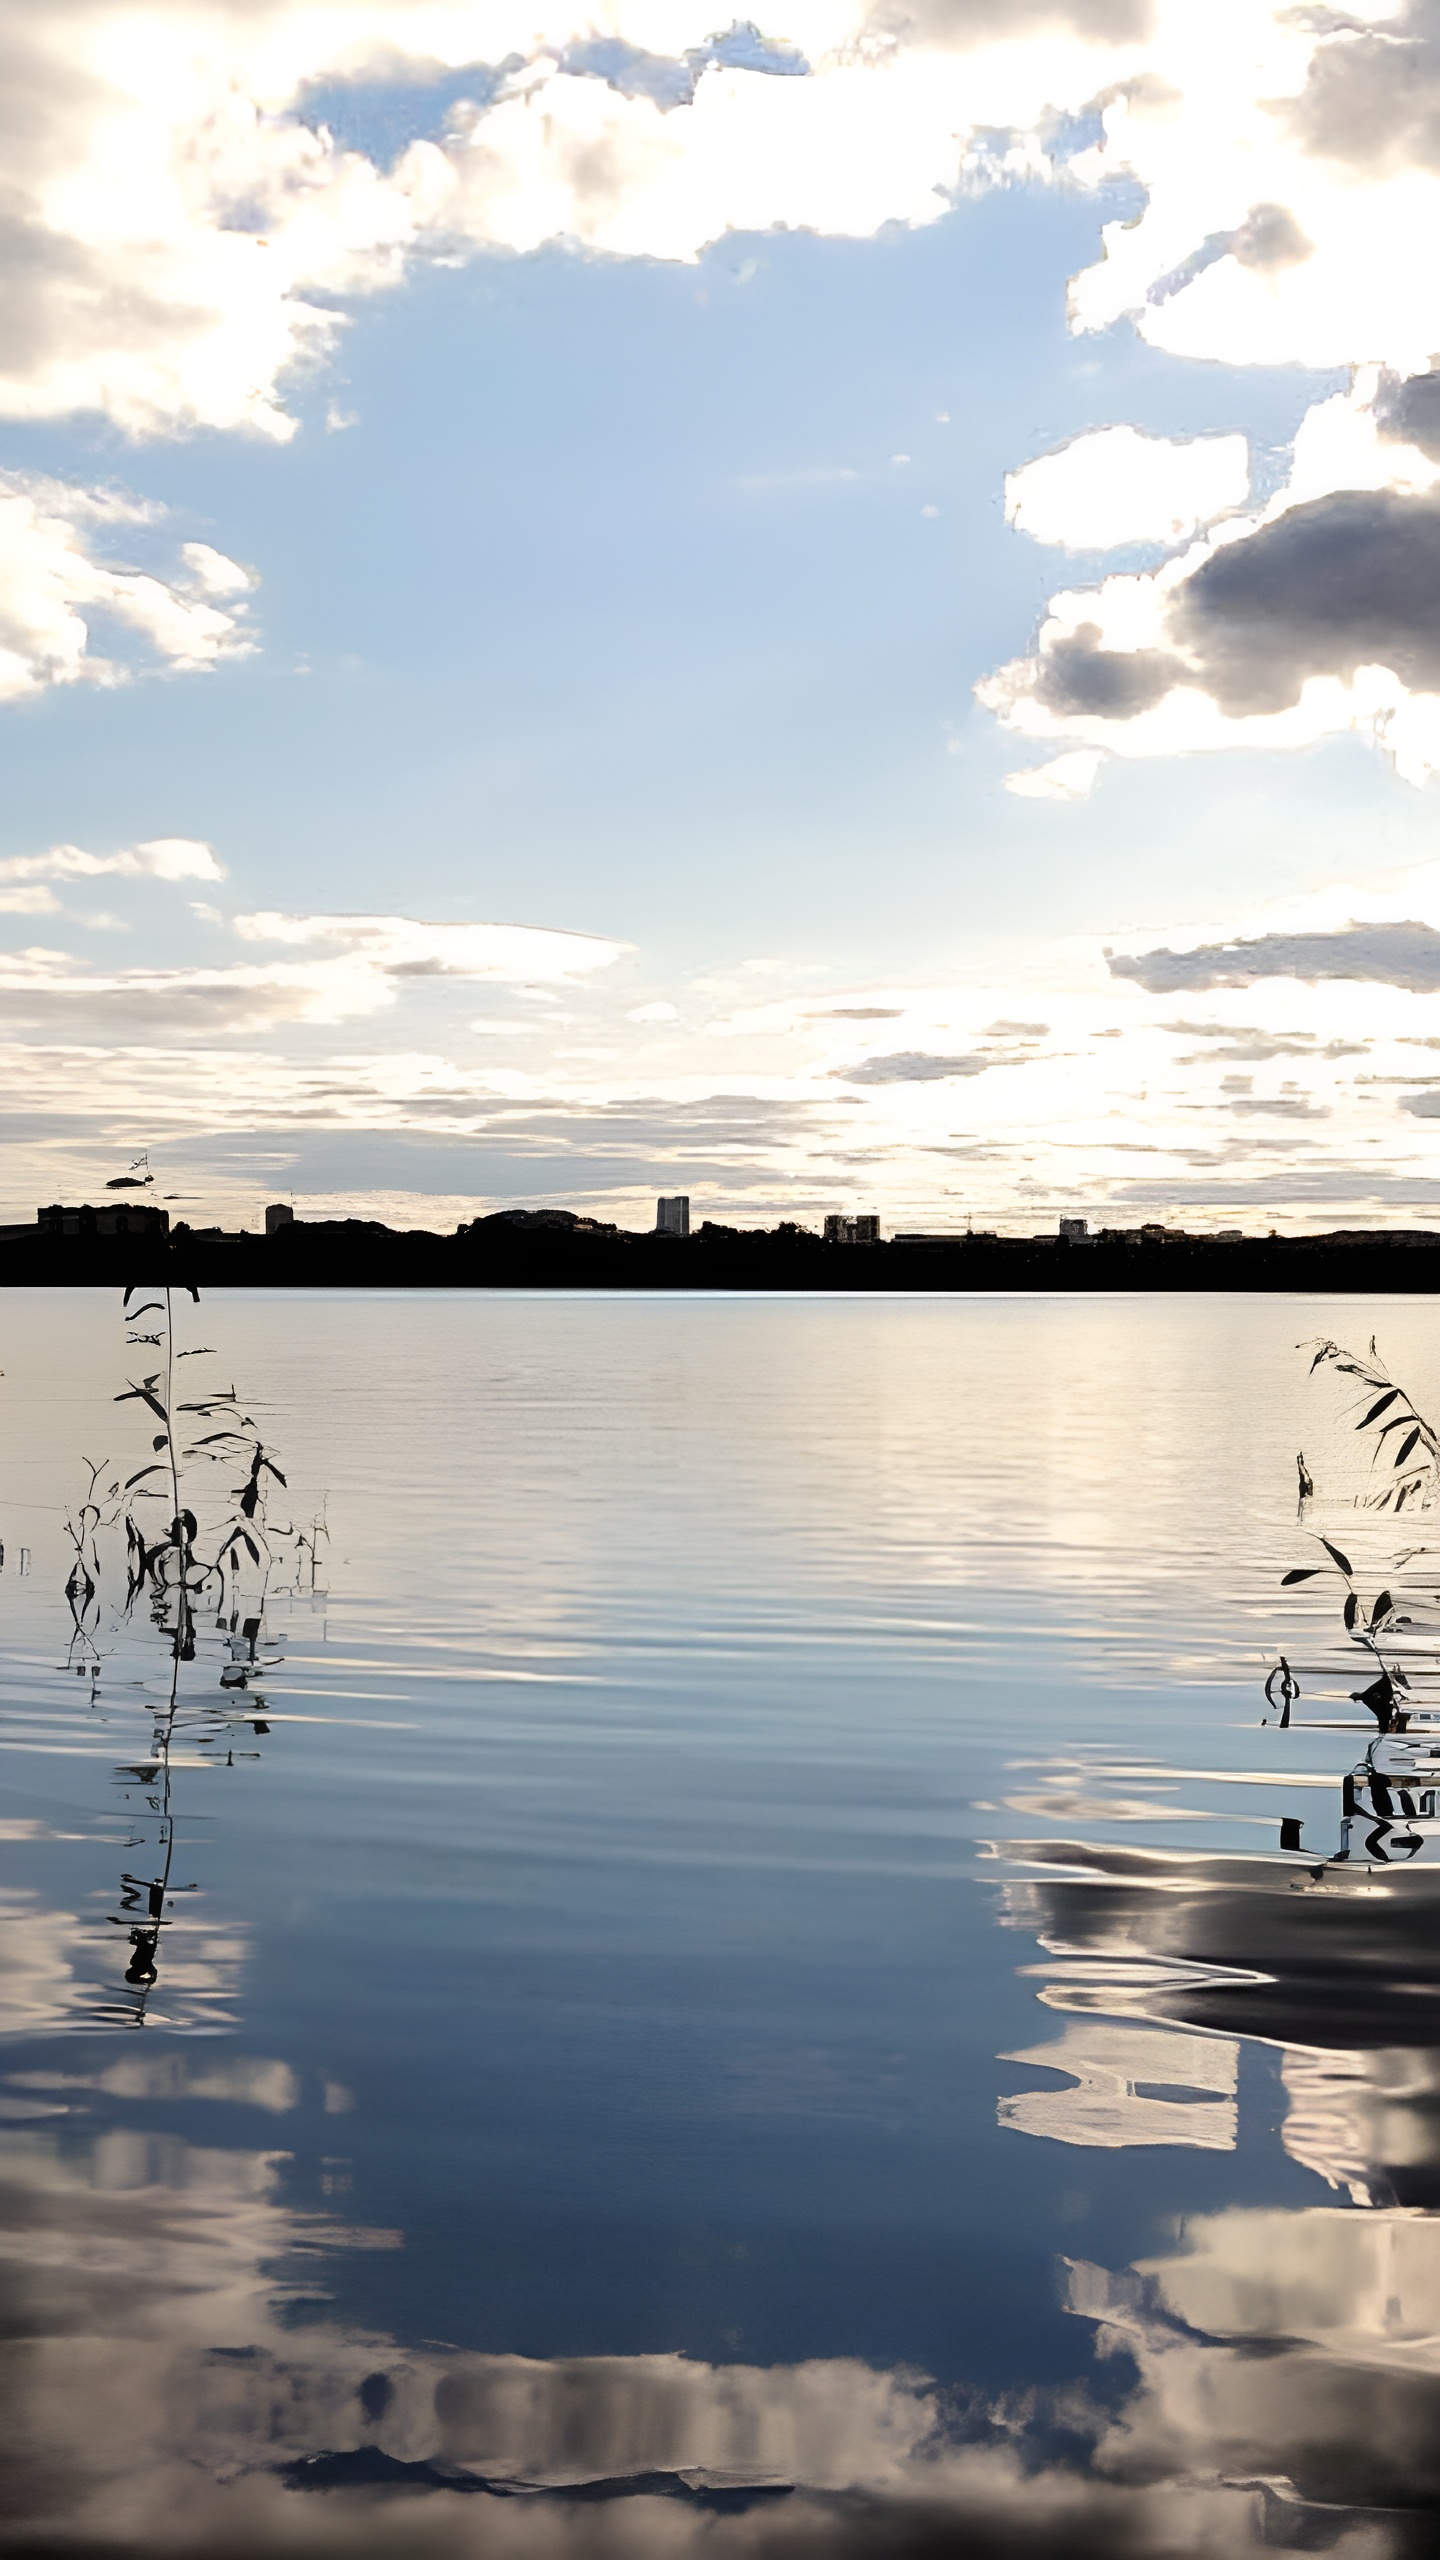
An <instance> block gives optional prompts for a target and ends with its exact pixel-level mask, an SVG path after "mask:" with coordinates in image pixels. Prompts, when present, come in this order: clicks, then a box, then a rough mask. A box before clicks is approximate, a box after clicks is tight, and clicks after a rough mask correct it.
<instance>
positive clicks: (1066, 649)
mask: <svg viewBox="0 0 1440 2560" xmlns="http://www.w3.org/2000/svg"><path fill="white" fill-rule="evenodd" d="M1187 672H1188V671H1187V669H1186V666H1185V663H1184V660H1183V659H1181V658H1178V657H1177V656H1175V654H1174V652H1173V651H1171V650H1168V649H1107V648H1106V646H1105V642H1104V635H1103V633H1102V632H1101V629H1100V625H1099V623H1098V622H1082V623H1081V624H1080V626H1079V628H1078V629H1077V630H1076V631H1075V632H1074V633H1072V635H1071V637H1070V638H1069V639H1068V640H1061V641H1059V642H1057V644H1056V646H1055V647H1054V648H1053V649H1048V650H1047V651H1046V653H1045V656H1044V657H1043V658H1042V659H1041V661H1040V672H1039V677H1038V680H1037V682H1036V687H1035V691H1036V695H1037V697H1038V699H1039V700H1040V701H1041V702H1043V703H1044V704H1045V707H1046V709H1047V710H1049V711H1055V712H1059V713H1060V714H1061V715H1062V716H1071V717H1073V716H1074V715H1076V714H1077V713H1078V714H1083V715H1084V716H1085V717H1087V718H1093V719H1100V720H1133V719H1134V718H1135V716H1136V714H1137V713H1139V712H1141V711H1152V710H1153V709H1154V707H1155V705H1156V703H1157V702H1163V701H1164V699H1165V696H1166V694H1167V693H1169V691H1170V690H1171V687H1172V686H1174V685H1177V684H1183V683H1184V682H1185V680H1186V675H1187Z"/></svg>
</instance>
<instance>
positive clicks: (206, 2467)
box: [0, 2131, 1379, 2560]
mask: <svg viewBox="0 0 1440 2560" xmlns="http://www.w3.org/2000/svg"><path fill="white" fill-rule="evenodd" d="M283 2156H284V2155H282V2154H276V2153H270V2152H223V2151H215V2150H208V2149H199V2148H195V2147H193V2146H190V2145H187V2144H185V2143H183V2142H179V2141H177V2140H175V2139H174V2138H173V2137H169V2136H165V2135H160V2136H150V2135H146V2134H144V2133H138V2134H137V2133H132V2132H125V2131H122V2132H118V2133H111V2134H106V2135H103V2136H102V2137H100V2138H99V2139H98V2140H97V2141H95V2142H93V2143H90V2144H88V2145H84V2146H81V2147H78V2148H77V2147H71V2148H68V2149H62V2148H61V2146H60V2144H59V2143H58V2142H56V2141H55V2140H53V2139H50V2138H45V2137H40V2136H36V2135H30V2136H28V2137H18V2136H17V2137H14V2138H12V2139H11V2140H9V2141H8V2142H7V2143H6V2145H5V2148H4V2150H3V2152H0V2213H3V2220H4V2227H5V2231H6V2238H5V2241H4V2244H3V2255H4V2259H5V2261H6V2262H7V2263H6V2269H5V2289H6V2293H7V2296H8V2298H9V2302H10V2305H11V2317H10V2325H11V2331H12V2339H13V2341H14V2343H13V2344H12V2347H11V2351H10V2375H9V2400H10V2406H11V2409H12V2411H14V2412H15V2413H16V2415H17V2416H18V2417H19V2418H20V2420H21V2423H22V2426H23V2434H24V2441H25V2444H26V2448H27V2460H26V2469H25V2476H24V2478H23V2480H19V2479H17V2481H16V2482H15V2484H14V2485H13V2486H12V2489H11V2492H10V2498H9V2506H10V2512H11V2516H12V2518H13V2519H14V2521H13V2523H12V2526H11V2530H10V2535H9V2538H8V2543H7V2538H6V2536H5V2535H4V2533H3V2531H0V2549H3V2548H5V2547H10V2548H24V2549H25V2550H26V2551H31V2550H34V2549H35V2548H37V2547H39V2545H40V2544H41V2543H43V2544H44V2545H45V2546H46V2547H50V2548H53V2549H54V2550H56V2551H57V2552H58V2551H61V2550H63V2551H64V2553H65V2554H66V2560H80V2555H85V2560H89V2555H92V2554H93V2555H94V2560H100V2555H102V2554H105V2555H121V2554H123V2555H125V2560H131V2555H136V2556H137V2560H138V2555H139V2554H140V2553H142V2552H143V2553H144V2554H145V2555H146V2560H154V2555H156V2554H160V2555H167V2554H168V2555H175V2560H222V2556H223V2560H241V2555H244V2560H250V2555H251V2554H262V2553H276V2554H283V2555H285V2560H291V2555H301V2554H312V2553H315V2554H331V2553H334V2554H336V2555H344V2560H350V2556H351V2555H360V2556H361V2560H411V2555H414V2560H511V2555H514V2560H592V2555H593V2560H649V2555H652V2554H653V2555H655V2560H666V2555H670V2554H676V2555H685V2560H689V2555H691V2554H695V2555H701V2554H703V2555H704V2560H726V2555H729V2554H732V2553H733V2554H734V2555H735V2560H742V2555H749V2554H751V2553H754V2554H755V2555H757V2560H762V2556H763V2560H772V2555H773V2560H782V2555H788V2554H792V2553H793V2554H794V2555H795V2560H885V2555H890V2554H894V2555H896V2560H900V2555H904V2556H905V2560H941V2555H945V2560H952V2555H956V2554H959V2553H961V2552H963V2553H965V2554H966V2555H972V2554H973V2555H979V2560H983V2555H985V2554H986V2553H990V2552H994V2553H996V2554H999V2553H1002V2552H1009V2551H1015V2552H1022V2553H1026V2554H1030V2555H1033V2560H1042V2555H1043V2560H1059V2555H1068V2554H1075V2555H1077V2560H1078V2555H1093V2556H1094V2560H1102V2555H1104V2560H1109V2555H1110V2554H1112V2553H1119V2552H1127V2553H1131V2554H1135V2555H1140V2554H1148V2553H1151V2552H1153V2553H1155V2554H1157V2555H1158V2554H1160V2553H1164V2554H1166V2555H1169V2556H1170V2560H1179V2555H1185V2554H1193V2555H1196V2560H1200V2555H1204V2556H1205V2560H1212V2556H1213V2560H1221V2556H1222V2555H1228V2554H1230V2553H1235V2552H1240V2553H1245V2552H1249V2551H1254V2552H1257V2553H1258V2552H1259V2551H1260V2550H1261V2549H1262V2548H1264V2547H1266V2545H1267V2541H1268V2539H1269V2536H1268V2528H1267V2524H1266V2514H1267V2498H1266V2493H1264V2492H1262V2491H1258V2490H1255V2489H1253V2488H1229V2487H1224V2486H1217V2485H1216V2484H1215V2482H1214V2480H1213V2479H1211V2480H1210V2481H1198V2482H1191V2481H1188V2480H1187V2481H1186V2482H1185V2483H1184V2485H1183V2489H1177V2485H1176V2476H1175V2474H1174V2471H1173V2469H1172V2470H1170V2471H1164V2470H1163V2467H1162V2470H1161V2471H1159V2472H1157V2471H1155V2467H1154V2466H1153V2465H1152V2474H1153V2476H1151V2477H1146V2478H1139V2477H1137V2476H1135V2465H1134V2463H1133V2462H1132V2463H1131V2464H1130V2466H1129V2469H1128V2470H1127V2469H1126V2465H1125V2463H1124V2462H1123V2461H1121V2460H1119V2459H1118V2458H1117V2457H1115V2456H1114V2455H1113V2453H1112V2452H1111V2451H1108V2450H1107V2454H1106V2461H1107V2464H1108V2466H1109V2469H1110V2470H1111V2472H1112V2473H1113V2475H1114V2476H1112V2477H1109V2478H1093V2477H1087V2476H1086V2474H1085V2473H1084V2472H1083V2471H1082V2470H1080V2469H1077V2468H1076V2467H1074V2455H1075V2452H1076V2445H1077V2438H1078V2439H1079V2440H1080V2441H1082V2442H1083V2439H1084V2437H1085V2435H1086V2434H1087V2433H1088V2434H1090V2435H1091V2436H1094V2435H1095V2434H1096V2433H1098V2432H1099V2431H1100V2429H1101V2427H1102V2425H1103V2420H1102V2419H1101V2417H1100V2415H1099V2414H1098V2413H1097V2412H1092V2411H1091V2410H1090V2409H1089V2406H1088V2403H1087V2402H1086V2401H1085V2398H1084V2395H1083V2394H1077V2393H1075V2392H1073V2391H1072V2392H1070V2393H1069V2394H1068V2395H1062V2396H1063V2397H1064V2401H1065V2405H1064V2406H1063V2407H1062V2408H1057V2409H1055V2410H1052V2411H1051V2413H1050V2415H1051V2418H1052V2420H1053V2421H1054V2422H1055V2423H1054V2424H1052V2425H1051V2428H1050V2433H1049V2440H1048V2441H1047V2440H1046V2439H1045V2436H1044V2431H1043V2428H1037V2427H1036V2426H1035V2423H1034V2421H1035V2417H1036V2412H1037V2410H1040V2411H1042V2414H1043V2395H1027V2401H1026V2405H1025V2407H1024V2408H1023V2409H1021V2410H1019V2411H1018V2412H1017V2411H1006V2410H990V2409H987V2410H982V2411H980V2412H979V2413H978V2415H977V2414H976V2413H975V2412H974V2411H969V2410H957V2408H956V2407H955V2405H954V2404H953V2403H952V2402H951V2401H950V2400H949V2399H948V2398H947V2396H946V2395H945V2394H944V2393H943V2392H940V2391H937V2390H936V2389H935V2388H934V2386H932V2385H931V2384H929V2383H928V2382H927V2381H926V2380H925V2379H924V2377H923V2376H919V2375H916V2374H913V2373H908V2372H904V2371H899V2372H894V2373H885V2372H876V2371H874V2370H872V2369H871V2368H870V2367H868V2366H866V2365H863V2364H861V2363H858V2362H856V2361H854V2360H850V2359H844V2358H834V2359H824V2360H820V2359H817V2360H815V2361H813V2362H810V2363H805V2364H799V2365H793V2366H788V2367H778V2368H773V2369H768V2370H765V2369H761V2368H758V2367H754V2366H745V2365H731V2366H712V2365H706V2364H698V2363H691V2362H689V2361H688V2360H687V2359H685V2358H683V2357H681V2356H677V2355H664V2354H656V2355H639V2356H595V2357H587V2358H577V2359H573V2360H569V2361H557V2362H544V2361H538V2360H531V2359H528V2358H524V2357H520V2356H508V2355H479V2354H462V2353H453V2352H447V2351H445V2350H443V2349H435V2348H431V2347H426V2348H423V2349H416V2348H411V2347H406V2346H402V2345H400V2344H398V2343H396V2342H395V2341H392V2340H389V2339H387V2338H384V2337H382V2336H378V2335H376V2334H374V2333H366V2332H364V2331H362V2330H359V2329H354V2328H349V2327H342V2326H339V2325H336V2324H328V2325H294V2322H293V2312H292V2311H291V2310H290V2305H291V2304H292V2302H293V2300H294V2298H295V2297H296V2296H297V2295H299V2294H301V2293H303V2294H306V2295H308V2296H310V2297H312V2298H313V2294H314V2276H313V2262H314V2257H315V2253H316V2252H317V2251H323V2250H326V2249H335V2248H354V2247H358V2246H366V2245H369V2246H376V2245H379V2246H385V2245H387V2242H388V2239H389V2235H386V2234H377V2233H365V2232H360V2231H347V2230H344V2229H342V2228H340V2227H339V2226H337V2225H332V2224H330V2223H328V2222H326V2221H325V2220H324V2219H323V2218H321V2217H318V2216H309V2215H304V2214H299V2213H295V2212H293V2211H291V2210H290V2209H288V2208H287V2207H285V2206H284V2205H283V2204H282V2203H281V2202H279V2201H278V2200H277V2193H276V2190H277V2183H278V2179H279V2176H280V2173H281V2168H282V2163H283ZM1222 2219H1223V2218H1222ZM307 2260H308V2261H310V2271H309V2272H307V2266H306V2262H307ZM1146 2281H1152V2282H1156V2283H1158V2279H1150V2278H1147V2279H1146ZM1098 2307H1099V2309H1100V2314H1101V2316H1102V2317H1104V2318H1105V2319H1107V2320H1108V2321H1110V2322H1111V2324H1112V2326H1113V2325H1114V2324H1115V2322H1116V2321H1117V2320H1118V2319H1120V2318H1121V2317H1123V2316H1127V2315H1124V2314H1123V2312H1120V2313H1117V2312H1115V2311H1114V2310H1112V2308H1111V2306H1109V2305H1108V2304H1106V2305H1103V2306H1098ZM1181 2316H1183V2315H1180V2314H1177V2313H1175V2312H1172V2311H1170V2310H1169V2309H1168V2308H1162V2309H1161V2310H1159V2311H1157V2312H1156V2313H1155V2315H1154V2317H1155V2319H1157V2320H1159V2322H1160V2324H1161V2326H1162V2327H1163V2328H1164V2330H1165V2334H1166V2336H1167V2337H1171V2336H1172V2335H1178V2334H1179V2332H1178V2329H1177V2320H1178V2319H1179V2318H1180V2317H1181ZM1167 2324H1168V2325H1167ZM1117 2335H1118V2331H1117ZM1143 2352H1145V2353H1148V2349H1145V2350H1143ZM1147 2388H1148V2385H1147ZM1151 2397H1152V2399H1153V2394H1152V2395H1151ZM1150 2405H1151V2404H1150V2400H1145V2399H1142V2403H1141V2406H1142V2411H1143V2412H1145V2413H1147V2414H1146V2415H1145V2423H1146V2424H1147V2425H1149V2424H1150V2423H1151V2422H1150V2419H1149V2417H1148V2410H1149V2408H1150ZM1159 2423H1160V2422H1159V2420H1158V2419H1157V2420H1156V2421H1155V2428H1156V2429H1158V2426H1159ZM1056 2424H1058V2426H1059V2427H1060V2428H1062V2429H1063V2430H1064V2431H1065V2436H1066V2443H1067V2448H1068V2452H1069V2455H1070V2457H1071V2458H1070V2460H1069V2461H1065V2460H1060V2459H1057V2458H1056V2445H1055V2440H1054V2439H1055V2425H1056ZM1027 2428H1028V2430H1029V2435H1028V2442H1027V2440H1026V2430H1027ZM1154 2431H1155V2429H1152V2432H1154ZM1114 2432H1115V2431H1113V2430H1112V2433H1114ZM1106 2443H1107V2447H1108V2446H1109V2443H1110V2439H1109V2438H1107V2439H1106ZM317 2457H330V2459H319V2460H317ZM336 2457H338V2459H336ZM346 2457H349V2460H348V2461H347V2459H346ZM357 2457H358V2461H359V2463H361V2464H364V2465H367V2466H368V2467H369V2468H370V2469H371V2471H372V2472H373V2473H377V2474H378V2475H379V2476H380V2478H381V2480H382V2483H383V2480H384V2478H385V2475H386V2474H387V2473H388V2475H389V2478H390V2479H391V2481H393V2482H395V2483H397V2484H398V2485H397V2487H394V2488H389V2489H387V2488H386V2487H384V2486H383V2485H382V2486H381V2487H380V2488H379V2489H376V2488H374V2487H372V2488H370V2489H366V2488H364V2487H362V2486H358V2485H352V2486H343V2485H342V2486H336V2487H330V2488H325V2489H323V2491H317V2492H316V2493H315V2494H309V2495H302V2494H297V2491H296V2489H295V2488H292V2487H291V2486H290V2485H288V2481H289V2480H290V2479H292V2478H294V2477H295V2476H296V2475H295V2472H294V2468H293V2467H294V2466H295V2465H296V2464H300V2465H303V2466H304V2470H303V2471H302V2473H301V2475H300V2477H301V2478H302V2479H304V2480H305V2481H306V2482H307V2484H314V2483H316V2482H317V2481H318V2482H324V2481H326V2480H339V2481H341V2482H343V2481H345V2479H346V2478H347V2475H348V2477H349V2478H350V2479H351V2480H352V2481H353V2480H354V2477H355V2473H356V2469H357ZM403 2466H408V2468H405V2467H403ZM447 2480H449V2481H453V2484H454V2485H444V2484H445V2483H446V2482H447ZM777 2493H778V2494H777ZM37 2537H38V2539H37ZM1369 2547H1370V2549H1371V2550H1375V2549H1377V2548H1378V2547H1379V2546H1375V2545H1371V2546H1369Z"/></svg>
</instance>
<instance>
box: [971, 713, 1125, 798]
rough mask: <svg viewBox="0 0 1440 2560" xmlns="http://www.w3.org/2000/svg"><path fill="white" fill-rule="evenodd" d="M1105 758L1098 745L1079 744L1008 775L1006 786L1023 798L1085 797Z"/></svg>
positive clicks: (1008, 789)
mask: <svg viewBox="0 0 1440 2560" xmlns="http://www.w3.org/2000/svg"><path fill="white" fill-rule="evenodd" d="M981 698H982V700H983V699H984V698H985V697H984V696H983V695H982V697H981ZM1018 725H1019V724H1018V723H1017V726H1018ZM1104 761H1105V758H1104V756H1103V755H1102V754H1101V752H1100V750H1099V748H1098V747H1077V748H1075V749H1074V750H1073V752H1072V753H1071V754H1069V755H1065V756H1056V757H1055V758H1054V760H1053V762H1052V763H1050V764H1038V765H1030V766H1028V767H1027V768H1026V769H1025V770H1023V771H1022V772H1020V773H1012V774H1008V775H1007V776H1006V783H1005V787H1006V789H1007V791H1013V792H1014V793H1015V794H1016V797H1017V798H1018V799H1021V800H1085V799H1088V797H1089V795H1090V792H1091V791H1092V789H1093V788H1094V783H1095V777H1096V775H1097V773H1098V772H1099V770H1100V767H1101V766H1102V764H1103V763H1104Z"/></svg>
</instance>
